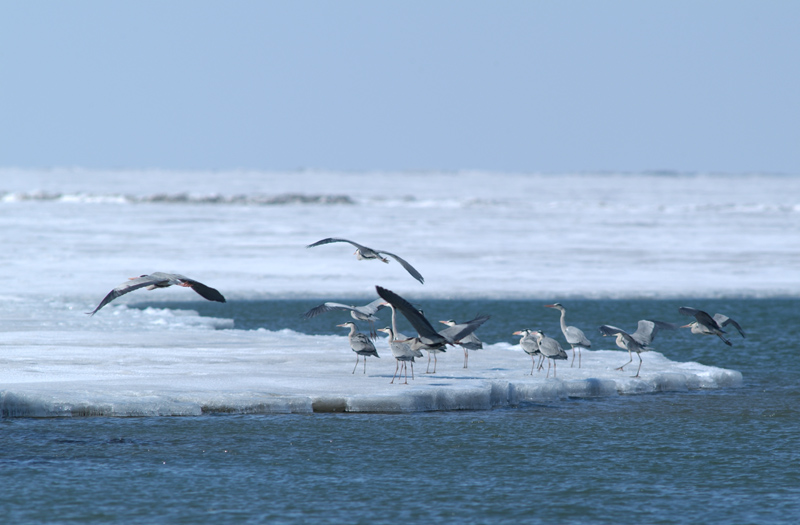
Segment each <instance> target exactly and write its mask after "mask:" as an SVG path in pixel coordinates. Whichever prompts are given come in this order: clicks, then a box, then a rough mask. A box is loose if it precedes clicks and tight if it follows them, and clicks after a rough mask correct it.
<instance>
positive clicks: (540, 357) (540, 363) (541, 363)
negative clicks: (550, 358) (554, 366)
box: [537, 354, 550, 370]
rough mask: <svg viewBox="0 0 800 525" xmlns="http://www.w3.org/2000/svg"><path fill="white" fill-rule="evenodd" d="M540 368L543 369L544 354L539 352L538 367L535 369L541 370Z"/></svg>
mask: <svg viewBox="0 0 800 525" xmlns="http://www.w3.org/2000/svg"><path fill="white" fill-rule="evenodd" d="M548 368H550V367H548ZM542 369H544V355H542V354H539V368H538V369H537V370H542Z"/></svg>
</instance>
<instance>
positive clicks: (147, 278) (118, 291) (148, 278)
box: [88, 274, 170, 315]
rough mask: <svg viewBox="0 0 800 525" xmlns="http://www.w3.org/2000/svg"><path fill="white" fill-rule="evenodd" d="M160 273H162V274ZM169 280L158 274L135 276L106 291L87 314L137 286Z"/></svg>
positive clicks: (92, 313)
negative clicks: (98, 302) (106, 293)
mask: <svg viewBox="0 0 800 525" xmlns="http://www.w3.org/2000/svg"><path fill="white" fill-rule="evenodd" d="M162 275H164V274H162ZM169 281H170V279H169V278H168V277H160V276H158V274H153V275H142V276H141V277H137V278H135V279H131V280H129V281H126V282H124V283H122V284H120V285H119V286H117V287H116V288H114V289H113V290H111V291H110V292H108V295H106V296H105V297H104V298H103V300H102V301H100V304H99V305H97V308H95V309H94V311H92V312H88V313H89V315H94V314H96V313H97V312H98V310H100V309H101V308H102V307H104V306H105V305H107V304H108V303H110V302H111V301H113V300H114V299H116V298H117V297H120V296H122V295H125V294H126V293H130V292H132V291H134V290H138V289H139V288H144V287H145V286H151V285H158V284H164V283H167V282H169Z"/></svg>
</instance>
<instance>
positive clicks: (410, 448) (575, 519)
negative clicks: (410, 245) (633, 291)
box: [0, 300, 800, 524]
mask: <svg viewBox="0 0 800 525" xmlns="http://www.w3.org/2000/svg"><path fill="white" fill-rule="evenodd" d="M564 302H565V305H566V306H567V308H568V309H569V310H568V320H569V322H570V324H575V325H579V326H581V327H582V328H584V330H585V331H586V332H587V334H588V333H590V332H592V331H591V330H590V329H591V327H592V326H594V325H598V324H602V323H611V324H615V325H617V326H620V327H622V328H630V329H631V330H633V329H634V328H635V326H636V320H638V319H639V318H644V317H649V318H656V319H660V320H665V321H672V322H688V320H689V319H688V318H682V317H680V316H678V315H677V306H680V305H683V304H686V305H690V306H696V307H699V308H702V309H705V310H708V311H711V312H712V313H713V312H716V311H720V312H723V313H726V314H728V315H730V316H731V317H733V318H735V319H737V320H738V321H740V322H741V324H742V325H743V327H744V329H745V331H746V332H747V335H748V337H747V339H746V340H742V339H741V338H738V335H737V336H733V337H732V340H733V342H734V346H733V347H732V348H728V347H726V346H725V345H723V344H722V343H721V341H719V340H717V339H716V338H713V337H702V336H695V335H691V334H689V333H688V330H686V329H684V330H683V331H681V332H677V333H669V334H663V336H662V334H659V338H658V339H657V340H656V342H655V343H654V346H656V347H657V349H658V350H659V351H662V352H663V353H664V354H665V355H667V357H670V358H671V359H674V360H679V361H687V360H696V361H699V362H702V363H705V364H711V365H717V366H724V367H727V368H734V369H737V370H740V371H742V373H743V374H744V386H743V387H742V388H737V389H729V390H721V391H694V392H688V393H660V394H653V395H641V396H619V397H614V398H602V399H580V400H577V399H576V400H567V401H558V402H554V403H552V404H548V405H539V404H531V405H525V406H520V407H516V408H510V409H498V410H491V411H482V412H454V413H418V414H393V415H383V414H314V415H279V416H243V415H219V416H203V417H187V418H83V419H5V420H1V421H0V486H2V487H3V489H2V491H0V513H1V515H2V516H3V517H4V519H5V520H6V521H7V522H9V523H14V522H126V523H158V522H162V523H163V522H170V523H176V522H177V523H197V522H207V521H212V520H213V521H217V522H222V523H230V522H277V523H281V522H324V523H390V522H391V523H396V522H399V521H408V520H411V521H415V522H422V521H424V522H435V523H461V522H470V523H484V522H497V523H518V522H526V523H542V522H547V523H553V522H556V523H637V524H639V523H795V522H797V517H798V516H800V408H798V407H800V388H798V378H799V377H800V374H798V372H800V367H799V366H798V364H797V355H798V351H800V345H798V343H797V341H796V332H797V330H796V326H797V321H798V313H797V308H796V305H797V302H796V301H794V300H770V301H766V300H764V301H759V300H725V301H709V300H681V301H576V300H575V301H569V302H567V301H564ZM315 304H318V302H315V301H275V302H269V303H267V302H264V303H261V302H258V303H255V302H254V303H240V304H234V303H231V304H230V305H228V309H225V308H224V307H225V306H226V305H219V306H222V307H223V309H222V310H218V311H216V312H214V311H211V310H209V311H204V310H203V308H205V307H206V306H205V305H202V306H201V305H200V303H192V308H193V309H197V310H201V311H203V313H204V314H207V315H216V316H220V317H233V318H234V319H235V320H236V326H237V327H238V328H240V329H250V328H255V327H262V326H263V327H266V328H270V329H274V328H284V327H290V328H293V329H296V330H298V331H304V332H307V333H337V329H335V328H331V326H335V324H337V323H340V322H342V320H343V319H342V318H341V317H340V316H337V315H334V314H326V316H325V317H322V318H317V319H314V320H313V321H309V322H306V321H303V320H302V319H300V318H299V314H301V313H302V312H303V311H305V310H306V309H307V308H310V307H311V306H314V305H315ZM359 304H360V303H359ZM542 304H543V303H542V302H539V301H523V302H512V303H508V302H493V301H472V302H464V301H453V302H450V301H424V304H423V305H422V306H423V308H424V310H425V312H426V315H428V316H429V317H433V318H437V319H438V317H440V316H441V317H442V318H445V317H455V318H457V319H462V318H468V317H471V316H472V315H474V314H476V313H484V312H485V313H489V314H492V315H493V319H492V321H490V323H487V324H486V325H484V326H483V327H481V331H480V335H481V336H482V338H483V339H484V340H485V341H488V342H496V341H499V340H504V341H509V342H511V341H513V338H512V337H510V335H508V334H510V331H513V330H516V329H519V328H521V327H524V326H531V327H537V328H538V327H541V328H544V329H545V331H550V332H553V334H558V324H557V323H558V315H557V312H553V311H550V310H547V309H544V308H542V307H541V305H542ZM160 306H163V305H160ZM171 306H173V307H176V306H181V307H185V305H175V304H174V303H173V304H171ZM209 306H210V308H212V309H214V308H216V307H217V306H218V305H209ZM440 313H441V315H440ZM328 316H331V317H328ZM520 323H524V325H523V326H519V324H520ZM548 327H550V328H548ZM509 330H510V331H509ZM662 337H663V338H662ZM590 338H592V339H593V341H596V343H595V344H596V346H602V347H605V348H610V347H611V344H610V342H607V344H605V345H603V343H606V341H604V340H603V339H602V338H600V337H599V336H598V335H595V336H594V337H592V336H591V335H590Z"/></svg>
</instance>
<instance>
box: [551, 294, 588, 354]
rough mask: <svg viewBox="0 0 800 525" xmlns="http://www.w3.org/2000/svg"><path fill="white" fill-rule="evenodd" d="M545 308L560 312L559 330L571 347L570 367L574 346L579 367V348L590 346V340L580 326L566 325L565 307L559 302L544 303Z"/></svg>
mask: <svg viewBox="0 0 800 525" xmlns="http://www.w3.org/2000/svg"><path fill="white" fill-rule="evenodd" d="M544 306H545V308H555V309H556V310H558V311H560V312H561V332H562V333H563V334H564V337H565V338H566V340H567V343H569V346H571V347H572V362H571V363H570V365H569V366H570V368H572V366H573V365H574V364H575V347H576V346H577V347H578V368H580V367H581V348H591V346H592V342H591V341H589V339H587V338H586V335H584V333H583V331H582V330H581V329H580V328H577V327H575V326H567V322H566V317H567V309H566V308H564V307H563V306H562V305H561V303H553V304H546V305H544Z"/></svg>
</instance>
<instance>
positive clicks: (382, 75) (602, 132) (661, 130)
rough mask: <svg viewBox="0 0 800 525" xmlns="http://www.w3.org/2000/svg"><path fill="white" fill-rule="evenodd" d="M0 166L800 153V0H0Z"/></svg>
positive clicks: (762, 162) (577, 165)
mask: <svg viewBox="0 0 800 525" xmlns="http://www.w3.org/2000/svg"><path fill="white" fill-rule="evenodd" d="M0 166H4V167H31V168H37V167H52V166H68V167H69V166H80V167H87V168H167V169H202V170H208V169H232V168H248V169H257V170H269V171H275V170H287V169H297V168H312V169H331V170H356V171H361V170H459V169H480V170H498V171H525V172H528V171H531V172H567V171H595V170H602V171H617V170H619V171H641V170H678V171H714V172H752V171H768V172H782V173H793V174H800V2H798V1H794V0H786V1H771V0H754V1H737V0H725V1H702V0H687V1H684V0H665V1H661V0H649V1H640V0H632V1H581V0H575V1H535V0H530V1H488V0H487V1H483V2H476V1H468V0H467V1H465V0H454V1H436V0H423V1H407V0H404V1H347V0H339V1H333V0H329V1H302V0H301V1H289V0H287V1H284V2H271V1H232V2H223V1H203V0H199V1H198V0H192V1H181V0H171V1H166V2H165V1H162V0H158V1H135V2H134V1H129V2H108V1H99V0H98V1H86V0H74V1H69V2H63V1H35V0H34V1H30V2H28V1H25V2H23V1H16V0H13V1H12V0H0Z"/></svg>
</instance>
